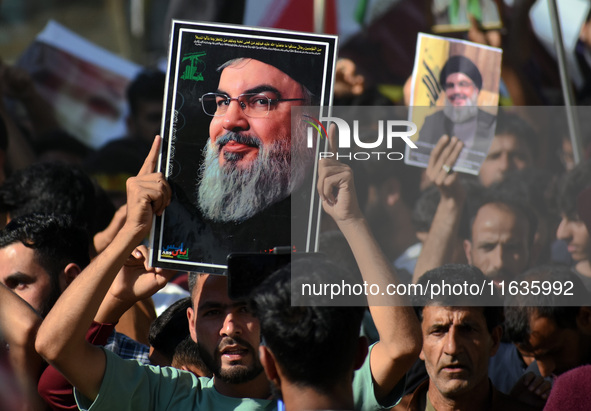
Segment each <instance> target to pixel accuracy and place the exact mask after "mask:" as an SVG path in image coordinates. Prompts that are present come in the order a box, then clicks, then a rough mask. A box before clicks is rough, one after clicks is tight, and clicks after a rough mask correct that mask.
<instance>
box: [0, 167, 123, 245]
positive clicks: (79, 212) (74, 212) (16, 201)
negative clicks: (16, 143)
mask: <svg viewBox="0 0 591 411" xmlns="http://www.w3.org/2000/svg"><path fill="white" fill-rule="evenodd" d="M100 192H101V190H100V189H99V187H98V186H97V185H95V184H94V183H93V181H92V180H91V179H90V177H88V176H87V175H86V174H85V173H84V172H83V171H82V170H81V169H80V168H78V167H73V166H72V165H66V164H59V163H39V164H33V165H31V166H29V167H27V168H25V169H22V170H19V171H17V172H15V173H14V174H12V175H11V176H10V177H8V178H7V179H6V181H5V183H4V184H3V185H2V186H1V187H0V212H4V213H8V214H9V215H10V218H16V217H19V216H22V215H25V214H31V213H53V214H66V215H69V216H70V217H71V218H72V220H73V222H74V224H76V225H78V226H80V227H83V228H85V229H87V230H88V232H89V234H90V235H94V234H96V233H97V232H99V231H101V230H103V229H104V228H105V227H106V226H107V225H108V224H109V221H110V220H111V218H112V216H113V214H114V212H115V210H114V207H113V205H112V204H110V203H109V202H108V201H101V199H102V197H101V196H100V195H99V194H100ZM99 206H100V207H99ZM99 217H100V218H99Z"/></svg>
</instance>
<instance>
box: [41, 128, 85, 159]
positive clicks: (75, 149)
mask: <svg viewBox="0 0 591 411" xmlns="http://www.w3.org/2000/svg"><path fill="white" fill-rule="evenodd" d="M33 148H34V149H35V154H37V157H41V156H42V155H43V154H45V153H47V152H50V151H61V152H63V153H67V154H70V155H72V156H75V157H77V158H79V159H80V160H81V161H83V160H84V159H86V157H88V156H89V155H90V154H91V153H92V152H93V149H92V148H90V147H89V146H87V145H86V144H84V143H83V142H82V141H80V140H79V139H78V138H76V137H74V136H73V135H72V134H70V133H68V132H67V131H65V130H61V129H56V130H52V131H49V132H47V133H45V134H44V135H43V139H41V140H40V141H37V142H35V144H34V146H33Z"/></svg>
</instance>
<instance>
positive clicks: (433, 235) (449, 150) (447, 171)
mask: <svg viewBox="0 0 591 411" xmlns="http://www.w3.org/2000/svg"><path fill="white" fill-rule="evenodd" d="M463 147H464V144H463V143H462V141H461V140H459V139H458V138H456V137H452V138H451V139H450V138H449V137H448V136H443V137H441V138H440V139H439V141H438V142H437V144H436V145H435V148H433V151H432V152H431V156H430V157H429V164H428V165H427V171H426V173H427V178H428V179H429V181H431V182H432V183H433V184H434V185H435V186H437V188H439V193H440V195H441V198H440V200H439V204H438V205H437V210H436V211H435V216H434V217H433V221H432V222H431V228H430V229H429V234H428V236H427V240H426V241H425V242H424V243H423V249H422V250H421V254H420V255H419V258H418V259H417V264H416V266H415V271H414V274H413V282H414V283H416V282H417V281H418V280H419V278H421V276H422V275H423V274H424V273H425V272H427V271H429V270H431V269H433V268H436V267H439V266H441V265H443V264H445V263H451V262H452V256H453V254H454V248H455V246H456V244H457V237H458V230H459V227H460V220H461V217H462V211H463V209H464V203H465V201H466V193H465V191H464V188H463V187H462V184H461V182H460V180H459V178H458V173H456V172H454V171H452V168H453V166H454V164H455V163H456V160H457V159H458V156H459V155H460V151H462V148H463Z"/></svg>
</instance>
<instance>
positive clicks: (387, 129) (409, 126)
mask: <svg viewBox="0 0 591 411" xmlns="http://www.w3.org/2000/svg"><path fill="white" fill-rule="evenodd" d="M304 117H305V119H304V120H302V121H304V122H306V123H307V124H308V125H309V127H308V128H307V145H308V148H313V147H314V138H315V137H314V130H315V131H316V132H317V133H318V135H319V136H320V139H321V140H322V139H326V138H328V132H327V131H326V130H327V129H326V127H324V125H323V124H322V123H326V124H327V125H328V124H330V123H334V124H335V126H336V128H337V131H338V133H337V134H338V139H337V148H338V149H350V148H351V145H352V144H354V145H355V146H356V147H357V148H359V149H361V150H356V151H353V152H348V153H346V154H345V153H333V152H330V151H321V152H320V153H319V156H320V158H321V159H322V158H330V157H334V158H335V159H337V160H338V159H341V158H347V159H349V160H361V161H364V160H369V159H370V158H372V157H376V158H377V159H378V160H380V159H381V158H386V159H388V160H402V159H403V158H404V154H403V153H401V152H398V151H388V150H391V149H392V147H393V140H394V139H395V138H401V139H402V140H403V141H404V142H405V143H406V145H407V146H408V147H410V148H417V146H416V145H415V143H414V142H413V141H412V140H411V139H410V138H411V137H412V136H413V135H415V134H416V132H417V126H416V124H415V123H413V122H412V121H406V120H378V127H377V137H376V138H375V140H374V141H367V138H366V139H364V140H363V141H362V139H361V138H360V137H359V120H353V126H352V127H351V126H350V125H349V123H348V122H347V121H346V120H343V119H342V118H339V117H320V119H319V120H318V119H316V118H314V117H312V116H309V115H304ZM351 128H352V129H353V133H351ZM351 134H353V139H351ZM384 142H385V147H384ZM380 148H381V149H382V150H384V151H369V150H378V149H380Z"/></svg>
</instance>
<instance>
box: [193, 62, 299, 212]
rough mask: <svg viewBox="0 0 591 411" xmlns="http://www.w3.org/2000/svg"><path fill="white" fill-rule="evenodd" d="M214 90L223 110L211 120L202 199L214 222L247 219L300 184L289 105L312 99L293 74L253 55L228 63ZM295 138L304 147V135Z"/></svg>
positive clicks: (202, 206)
mask: <svg viewBox="0 0 591 411" xmlns="http://www.w3.org/2000/svg"><path fill="white" fill-rule="evenodd" d="M216 93H217V94H218V95H220V96H221V97H218V102H217V107H219V108H220V109H221V112H222V113H223V114H219V113H218V114H216V115H215V116H214V117H213V118H212V121H211V123H210V127H209V136H210V137H209V140H208V143H207V145H206V147H205V150H204V157H205V159H204V162H203V164H202V166H201V169H200V176H199V187H198V195H197V197H198V204H199V208H200V209H201V211H202V212H203V214H204V215H205V216H206V217H207V218H209V219H211V220H213V221H221V222H229V221H234V222H236V221H243V220H245V219H248V218H250V217H252V216H254V215H255V214H257V213H258V212H260V211H262V210H264V209H265V208H267V207H268V206H269V205H271V204H273V203H275V202H277V201H280V200H282V199H284V198H287V197H288V196H289V195H290V193H291V191H292V190H293V189H294V188H295V187H297V185H299V184H300V183H301V180H302V176H301V175H299V174H298V173H297V172H295V173H294V174H292V166H293V167H294V170H295V167H296V165H295V164H292V161H291V160H292V153H291V142H292V136H291V107H292V106H293V105H302V104H306V103H307V100H308V98H306V96H305V95H304V94H305V91H304V89H303V87H302V86H301V85H300V83H298V82H297V81H295V80H294V79H293V78H291V77H290V76H289V75H287V74H286V73H284V72H283V71H281V70H279V69H277V68H276V67H274V66H271V65H269V64H266V63H263V62H261V61H258V60H254V59H239V60H237V61H236V62H233V63H231V64H229V65H228V66H227V67H225V68H224V69H223V71H222V73H221V77H220V81H219V85H218V89H217V91H216ZM225 96H226V97H227V98H225ZM285 100H287V101H285ZM294 143H295V144H294V148H295V150H296V151H297V152H300V151H301V150H305V142H304V138H303V135H302V136H301V138H298V139H295V140H294ZM298 143H301V144H298ZM298 147H299V148H298ZM310 151H311V150H310ZM304 156H305V155H304ZM298 157H299V156H298ZM300 168H303V167H300ZM300 174H301V173H300Z"/></svg>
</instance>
